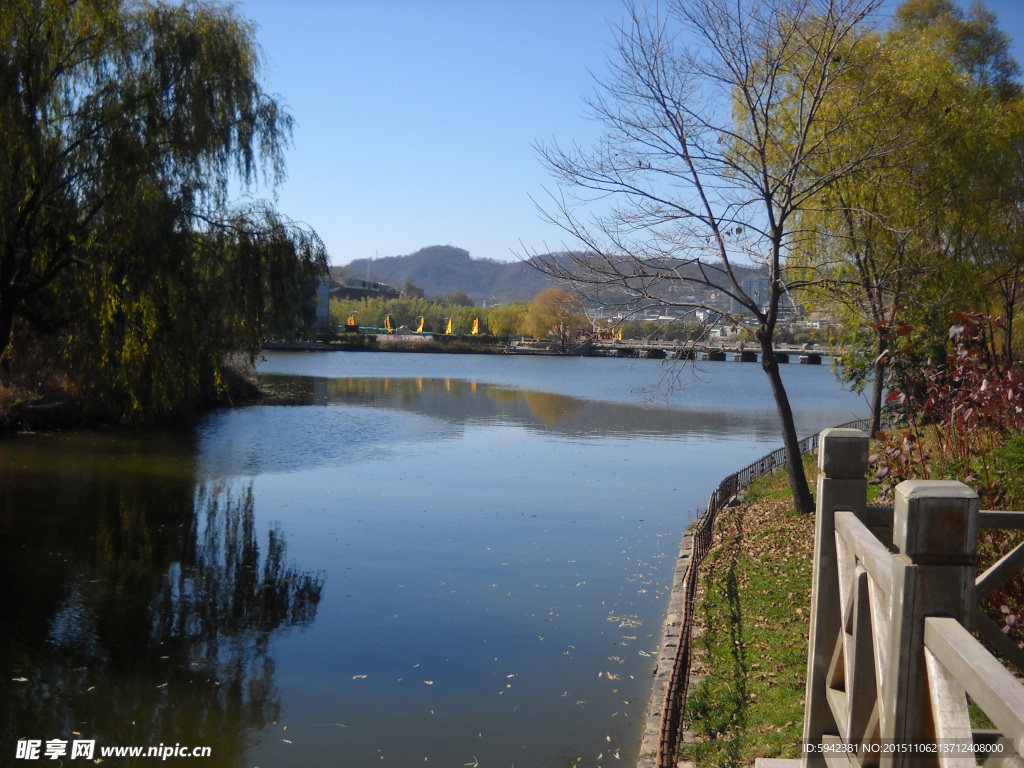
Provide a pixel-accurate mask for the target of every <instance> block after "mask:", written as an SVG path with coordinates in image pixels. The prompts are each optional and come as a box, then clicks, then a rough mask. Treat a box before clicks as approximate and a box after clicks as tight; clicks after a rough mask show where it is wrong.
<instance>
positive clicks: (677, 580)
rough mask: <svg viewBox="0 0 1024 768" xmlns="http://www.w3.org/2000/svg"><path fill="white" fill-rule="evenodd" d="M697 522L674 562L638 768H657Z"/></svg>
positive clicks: (686, 537)
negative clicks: (669, 594)
mask: <svg viewBox="0 0 1024 768" xmlns="http://www.w3.org/2000/svg"><path fill="white" fill-rule="evenodd" d="M699 520H700V518H699V517H698V518H697V520H694V521H693V522H692V523H690V525H688V526H687V528H686V530H685V531H684V532H683V541H682V544H681V545H680V547H679V559H678V560H677V561H676V570H675V575H674V576H673V577H672V595H671V597H670V598H669V603H668V609H667V611H666V614H665V622H664V625H663V626H662V640H661V650H660V651H659V652H658V661H657V665H656V666H655V668H654V670H653V674H654V685H653V687H652V689H651V698H650V700H649V701H648V703H647V715H646V717H645V718H644V734H643V739H642V740H641V742H640V755H639V757H638V758H637V763H636V764H637V768H657V765H658V745H659V742H660V740H661V729H662V725H663V719H664V708H665V697H666V696H667V694H668V688H669V683H670V682H671V680H672V675H673V673H674V670H675V664H676V652H677V650H678V648H679V641H680V639H681V634H682V628H683V618H684V616H685V612H686V589H685V579H686V570H687V568H689V566H690V557H691V555H692V554H693V527H694V526H695V525H696V524H697V522H698V521H699Z"/></svg>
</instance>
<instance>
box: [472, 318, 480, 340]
mask: <svg viewBox="0 0 1024 768" xmlns="http://www.w3.org/2000/svg"><path fill="white" fill-rule="evenodd" d="M478 333H480V318H479V317H474V318H473V335H474V336H476V335H477V334H478Z"/></svg>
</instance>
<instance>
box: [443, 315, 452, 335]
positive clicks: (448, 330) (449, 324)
mask: <svg viewBox="0 0 1024 768" xmlns="http://www.w3.org/2000/svg"><path fill="white" fill-rule="evenodd" d="M444 332H445V333H446V334H447V335H448V336H451V335H452V319H451V318H450V317H449V318H448V327H447V328H445V329H444Z"/></svg>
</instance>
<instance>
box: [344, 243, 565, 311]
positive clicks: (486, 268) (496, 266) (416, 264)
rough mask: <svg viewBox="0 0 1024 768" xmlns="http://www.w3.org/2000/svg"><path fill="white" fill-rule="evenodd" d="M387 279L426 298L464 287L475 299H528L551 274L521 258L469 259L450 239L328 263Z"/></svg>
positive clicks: (351, 274) (350, 272)
mask: <svg viewBox="0 0 1024 768" xmlns="http://www.w3.org/2000/svg"><path fill="white" fill-rule="evenodd" d="M367 268H369V274H370V279H371V280H377V281H380V282H382V283H389V284H390V285H393V286H395V287H396V288H401V287H402V286H404V285H405V281H406V280H409V281H411V282H413V283H414V284H415V285H416V286H417V287H419V288H422V289H423V291H424V293H425V294H426V296H427V298H433V297H435V296H441V295H446V294H451V293H455V292H456V291H465V292H466V294H467V295H469V297H470V298H471V299H473V300H474V301H475V302H476V303H477V304H484V303H486V304H487V305H492V304H500V303H502V302H506V301H530V300H531V299H533V297H534V296H536V295H537V294H538V293H540V292H541V291H543V290H544V289H545V288H547V287H549V286H550V285H551V280H549V279H548V278H547V277H545V276H544V275H542V274H541V273H540V272H538V271H537V270H535V269H533V268H532V267H530V266H529V265H527V264H525V263H523V262H521V261H512V262H506V261H496V260H494V259H474V258H472V257H471V256H470V255H469V252H468V251H466V250H463V249H462V248H455V247H454V246H451V245H432V246H430V247H428V248H421V249H420V250H418V251H416V253H412V254H409V255H408V256H386V257H384V258H382V259H356V260H355V261H353V262H350V263H349V264H347V265H346V266H344V267H340V268H339V267H334V268H332V270H331V271H332V273H334V274H337V273H338V272H339V271H340V272H341V273H342V274H344V275H346V276H349V277H361V278H365V277H366V274H367Z"/></svg>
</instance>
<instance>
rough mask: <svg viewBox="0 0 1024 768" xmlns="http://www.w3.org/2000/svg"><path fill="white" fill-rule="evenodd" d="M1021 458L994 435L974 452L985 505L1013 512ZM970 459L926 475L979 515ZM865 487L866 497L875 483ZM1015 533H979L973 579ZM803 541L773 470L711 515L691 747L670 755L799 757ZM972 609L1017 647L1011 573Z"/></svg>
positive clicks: (1023, 486) (1023, 596)
mask: <svg viewBox="0 0 1024 768" xmlns="http://www.w3.org/2000/svg"><path fill="white" fill-rule="evenodd" d="M930 444H931V440H928V441H926V450H931V448H930ZM877 448H878V446H877V445H876V446H875V448H873V452H875V451H876V449H877ZM1022 457H1024V435H1022V434H1020V433H1016V434H1012V435H1009V436H1007V437H1005V438H1004V439H1002V440H1000V441H999V442H998V444H997V445H995V446H994V447H993V449H992V450H991V452H989V453H988V454H987V455H986V457H985V466H986V467H987V471H988V474H989V475H990V476H991V477H993V478H998V481H999V483H1000V486H999V498H997V499H996V501H997V504H996V508H1001V509H1021V508H1022V507H1021V505H1020V503H1021V500H1022V499H1024V460H1022ZM804 461H805V466H806V468H807V473H808V477H809V478H813V477H816V476H817V468H816V466H815V462H816V457H815V456H813V455H808V456H806V457H804ZM979 461H980V460H972V461H970V462H966V463H964V464H963V465H962V466H953V465H938V464H936V465H933V466H932V467H931V469H932V471H931V473H930V474H931V476H932V477H935V478H953V479H958V480H961V481H964V482H967V484H968V485H971V486H973V487H974V488H975V490H977V491H979V497H980V499H981V506H982V507H983V508H990V507H989V504H988V501H989V498H988V496H989V493H988V488H989V487H990V486H988V485H987V484H986V483H985V481H984V480H982V479H981V476H982V475H983V473H982V472H981V471H980V467H979ZM871 474H875V472H874V471H873V472H872V473H871ZM868 488H869V499H870V498H871V497H873V496H874V495H875V494H877V492H878V491H879V490H880V489H881V488H884V484H882V483H879V484H874V485H869V486H868ZM869 503H880V504H885V503H889V502H888V500H887V499H885V500H878V501H877V502H876V501H869ZM1022 538H1024V533H1022V532H1020V531H992V530H983V531H981V532H980V536H979V543H978V554H977V557H976V562H977V566H978V569H979V572H981V571H982V570H984V569H985V568H987V567H988V566H989V565H991V564H992V563H993V562H995V561H996V560H997V559H998V558H999V557H1001V556H1002V555H1003V554H1005V553H1006V552H1008V551H1009V550H1010V549H1012V548H1013V547H1014V546H1016V545H1017V544H1018V543H1020V541H1021V539H1022ZM813 539H814V518H813V516H811V515H799V514H797V513H796V512H795V511H794V510H793V505H792V498H791V496H790V493H789V482H788V478H787V476H786V475H785V473H779V474H775V475H770V476H767V477H763V478H761V479H759V480H757V481H756V482H755V483H754V484H753V485H752V486H751V487H750V489H749V490H748V492H747V494H746V498H745V500H744V501H743V503H741V504H740V505H738V506H735V507H729V508H726V509H724V510H722V512H720V513H719V517H718V521H717V525H716V529H715V536H714V544H713V546H712V549H711V550H710V552H709V553H708V555H707V557H706V558H705V560H704V563H703V564H702V566H701V569H700V584H699V587H698V594H697V602H696V605H695V609H694V620H695V629H694V643H693V671H694V675H695V676H694V677H693V679H692V682H691V685H690V692H689V698H688V702H687V713H686V722H687V729H688V730H689V731H690V732H691V733H692V740H691V741H690V742H689V743H687V744H684V745H683V747H682V749H681V752H682V756H683V757H684V758H686V759H688V760H691V761H693V762H694V763H695V764H696V765H698V766H701V768H704V766H739V765H753V762H754V759H755V758H757V757H792V758H797V757H799V756H800V750H801V738H802V729H803V711H804V687H805V682H806V672H807V630H808V627H809V624H810V615H809V614H810V595H811V576H812V565H813V564H812V559H813V553H814V540H813ZM981 607H982V610H983V611H984V612H985V613H987V614H988V615H989V616H990V617H991V618H992V619H993V620H995V621H996V622H997V624H999V625H1000V626H1001V627H1004V631H1006V632H1007V633H1008V634H1009V636H1010V637H1011V638H1012V639H1014V640H1015V641H1017V642H1024V631H1022V629H1021V625H1022V624H1024V621H1021V620H1020V619H1019V618H1018V617H1020V616H1021V614H1022V613H1024V610H1022V609H1024V579H1021V576H1020V575H1018V577H1017V579H1015V580H1013V581H1011V582H1010V583H1009V584H1007V585H1006V586H1004V587H1003V588H1001V589H1000V590H998V591H997V592H996V593H994V594H993V595H992V596H991V597H990V598H988V599H986V600H985V601H984V602H983V603H982V606H981ZM976 714H977V713H976ZM975 725H976V726H978V727H985V721H984V720H982V719H980V718H978V719H977V721H976V723H975Z"/></svg>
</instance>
